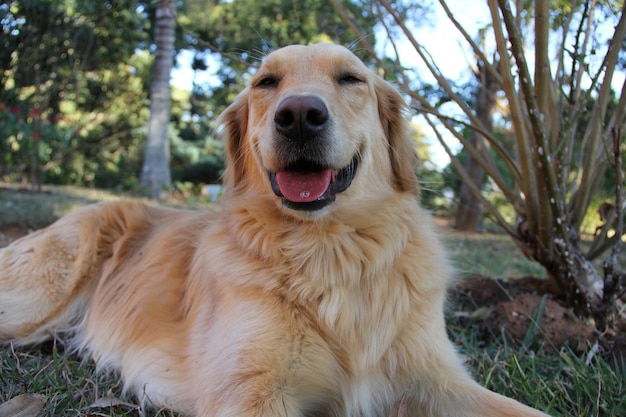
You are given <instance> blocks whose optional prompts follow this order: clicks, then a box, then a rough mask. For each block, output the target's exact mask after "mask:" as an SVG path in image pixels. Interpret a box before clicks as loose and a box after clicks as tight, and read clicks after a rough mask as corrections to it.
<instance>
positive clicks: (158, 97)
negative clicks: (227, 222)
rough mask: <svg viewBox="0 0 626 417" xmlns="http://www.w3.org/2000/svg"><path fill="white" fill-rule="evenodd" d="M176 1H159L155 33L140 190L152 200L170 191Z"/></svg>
mask: <svg viewBox="0 0 626 417" xmlns="http://www.w3.org/2000/svg"><path fill="white" fill-rule="evenodd" d="M175 13H176V4H175V1H174V0H159V3H158V5H157V10H156V27H155V31H154V37H155V43H156V53H155V59H154V67H153V69H152V85H151V88H150V121H149V124H148V140H147V143H146V149H145V153H144V163H143V170H142V174H141V187H142V189H143V191H144V193H145V194H146V195H148V196H149V197H151V198H161V197H163V195H164V193H165V192H166V191H167V189H169V188H170V186H171V182H172V178H171V173H170V165H169V164H170V147H169V140H168V125H169V120H170V94H171V91H170V73H171V70H172V61H173V58H172V53H173V51H174V36H175V33H174V22H175Z"/></svg>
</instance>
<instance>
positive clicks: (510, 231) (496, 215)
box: [424, 116, 519, 239]
mask: <svg viewBox="0 0 626 417" xmlns="http://www.w3.org/2000/svg"><path fill="white" fill-rule="evenodd" d="M424 118H425V119H426V121H427V122H428V124H429V125H430V127H431V128H432V129H433V131H434V132H435V135H436V136H437V140H439V143H440V144H441V146H443V149H444V150H445V151H446V153H447V154H448V156H449V157H450V161H451V162H452V165H454V167H455V168H456V170H457V172H458V173H459V175H460V176H461V178H462V180H463V182H464V183H465V184H466V185H467V186H468V187H469V189H470V190H471V192H472V194H473V195H474V197H476V198H477V199H478V200H479V201H480V202H481V203H482V204H483V205H484V206H485V208H486V209H487V211H488V212H489V213H490V214H492V215H493V216H494V218H495V219H496V222H497V223H498V224H499V225H500V226H501V227H502V228H503V229H504V230H505V231H506V233H507V234H509V235H510V236H512V237H513V238H516V239H517V238H519V237H518V234H517V231H516V230H515V229H513V227H511V225H509V224H508V222H507V221H506V220H505V219H504V217H502V215H501V214H500V212H499V211H498V209H497V208H496V207H494V206H493V205H492V204H491V202H489V200H487V199H486V198H485V197H484V196H483V195H482V193H481V192H480V189H479V188H478V187H477V186H476V184H474V181H472V179H471V178H470V176H469V174H468V173H467V171H466V170H465V167H464V166H463V164H462V163H461V162H460V161H459V159H458V158H457V157H456V156H455V155H454V154H453V153H452V150H451V149H450V147H449V146H448V144H447V143H446V141H445V139H444V138H443V136H442V135H441V133H440V132H439V130H438V129H437V126H435V124H434V123H433V121H432V120H430V118H429V117H428V116H424Z"/></svg>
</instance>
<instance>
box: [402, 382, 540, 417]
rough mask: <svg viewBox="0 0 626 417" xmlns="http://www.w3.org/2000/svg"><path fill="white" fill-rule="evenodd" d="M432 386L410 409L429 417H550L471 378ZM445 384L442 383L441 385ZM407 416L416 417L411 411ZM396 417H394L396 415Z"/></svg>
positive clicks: (419, 396) (418, 397)
mask: <svg viewBox="0 0 626 417" xmlns="http://www.w3.org/2000/svg"><path fill="white" fill-rule="evenodd" d="M457 375H458V376H459V377H458V378H457V379H456V380H454V381H448V382H447V383H445V385H443V386H441V385H439V386H438V387H436V386H431V388H430V389H428V390H426V391H425V392H422V393H421V395H418V396H416V397H415V398H414V400H415V403H414V404H413V405H412V406H410V407H409V409H410V410H413V411H415V410H418V411H417V412H416V413H415V414H414V415H415V416H416V417H417V416H429V417H549V416H548V415H547V414H545V413H542V412H540V411H538V410H535V409H532V408H530V407H528V406H526V405H524V404H522V403H520V402H518V401H515V400H513V399H511V398H507V397H504V396H502V395H500V394H496V393H495V392H492V391H489V390H488V389H486V388H484V387H482V386H480V385H479V384H478V383H477V382H475V381H473V380H471V379H470V378H469V376H460V375H459V374H457ZM440 382H442V381H439V383H440ZM407 415H413V414H411V412H409V413H408V414H407ZM393 417H395V416H393Z"/></svg>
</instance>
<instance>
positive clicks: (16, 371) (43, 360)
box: [0, 184, 626, 417]
mask: <svg viewBox="0 0 626 417" xmlns="http://www.w3.org/2000/svg"><path fill="white" fill-rule="evenodd" d="M117 198H119V197H118V196H115V195H111V194H108V193H103V192H95V191H89V190H80V189H73V188H66V187H50V188H47V189H46V190H45V193H43V194H30V193H25V192H22V191H19V190H16V189H9V188H7V187H3V186H2V185H1V184H0V228H4V227H7V226H20V227H27V228H33V229H35V228H39V227H42V226H44V225H46V224H47V223H50V222H51V221H53V220H54V219H56V218H57V217H59V216H61V215H63V214H65V213H67V212H68V211H70V210H72V209H73V208H76V207H78V206H81V205H84V204H86V203H89V202H94V201H101V200H111V199H117ZM173 204H174V205H179V204H180V202H173ZM200 204H202V202H201V201H196V202H194V205H200ZM446 239H447V243H448V246H449V247H450V248H451V250H452V254H453V258H454V259H455V261H456V263H457V267H458V270H459V271H460V272H461V273H462V274H475V273H477V274H482V275H486V276H496V277H502V278H511V277H519V276H527V275H532V276H540V275H541V274H543V271H542V270H541V268H539V267H537V266H536V265H535V264H533V263H532V262H530V261H527V260H525V259H524V258H523V256H521V255H520V253H519V252H518V251H517V249H516V248H515V246H514V245H513V244H512V243H511V242H510V241H509V240H508V239H507V238H506V237H504V236H499V235H455V234H453V235H449V236H447V238H446ZM452 310H453V308H451V309H450V311H452ZM449 316H450V317H449V320H448V322H449V334H450V336H451V338H452V340H453V341H454V342H455V343H456V344H457V345H458V347H459V350H460V351H461V352H463V354H464V356H465V358H466V362H467V365H468V367H469V369H470V371H471V372H472V374H473V375H474V376H475V377H476V379H477V380H479V381H480V382H481V383H482V384H483V385H485V386H487V387H488V388H490V389H492V390H494V391H497V392H499V393H501V394H504V395H507V396H511V397H513V398H516V399H519V400H520V401H522V402H524V403H526V404H529V405H531V406H535V407H537V408H540V409H543V410H546V411H547V412H548V413H549V414H551V415H553V416H602V417H604V416H607V417H608V416H614V417H619V416H626V364H618V366H616V365H615V364H612V363H609V362H608V361H606V360H604V359H603V358H602V357H601V356H600V355H598V354H594V352H595V351H594V350H593V349H591V346H590V350H589V352H586V353H585V354H582V355H579V354H575V353H574V352H572V351H570V350H568V349H567V348H564V349H562V350H561V351H558V352H548V351H545V350H542V349H540V350H538V351H533V350H524V349H522V348H519V347H517V346H513V345H511V344H509V342H508V341H507V339H506V338H505V337H504V336H502V335H496V336H495V337H490V338H488V339H486V338H485V336H484V334H483V333H484V332H483V331H482V330H481V328H480V326H478V325H477V324H476V323H472V322H469V323H468V322H467V321H461V320H459V319H457V318H455V317H454V315H453V314H450V315H449ZM25 393H30V394H42V395H44V396H45V397H46V404H45V407H44V409H43V410H42V412H41V415H45V416H133V417H137V416H141V417H144V416H146V417H148V416H159V417H173V416H175V414H173V413H171V412H170V411H167V410H145V409H143V408H141V407H139V406H137V405H136V400H135V399H134V398H132V397H131V398H129V397H127V396H125V395H124V393H123V392H122V387H121V385H120V382H119V379H118V378H116V375H110V374H104V375H102V374H98V373H97V372H96V370H95V366H94V364H93V363H92V362H91V361H83V360H81V359H80V358H78V357H77V356H75V355H73V354H70V353H67V352H64V351H63V349H62V348H61V346H59V345H57V344H53V343H50V344H49V345H44V346H43V347H37V348H25V349H17V348H12V347H11V346H8V347H6V346H5V347H3V348H0V404H1V403H4V402H6V401H8V400H10V399H11V398H14V397H16V396H18V395H21V394H25ZM111 404H113V406H110V405H111ZM0 407H1V406H0ZM0 417H5V416H3V415H2V412H1V409H0Z"/></svg>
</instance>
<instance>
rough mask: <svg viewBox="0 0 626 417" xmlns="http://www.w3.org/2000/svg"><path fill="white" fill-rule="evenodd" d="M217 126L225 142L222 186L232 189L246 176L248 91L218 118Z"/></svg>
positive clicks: (241, 94) (242, 93) (238, 97)
mask: <svg viewBox="0 0 626 417" xmlns="http://www.w3.org/2000/svg"><path fill="white" fill-rule="evenodd" d="M218 125H219V126H220V128H221V130H222V136H223V138H224V140H225V141H226V151H225V153H226V169H225V171H224V184H225V185H226V187H227V188H231V189H232V188H234V187H236V186H237V184H240V183H241V182H242V179H243V178H244V176H245V175H246V172H245V171H246V161H245V159H246V152H245V151H244V149H243V148H244V146H245V137H246V134H247V130H248V90H247V89H246V90H244V91H243V92H241V93H240V94H239V95H238V96H237V97H236V98H235V100H234V101H233V102H232V104H231V105H230V106H228V107H227V108H226V110H224V112H223V113H222V114H221V115H220V116H219V119H218Z"/></svg>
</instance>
